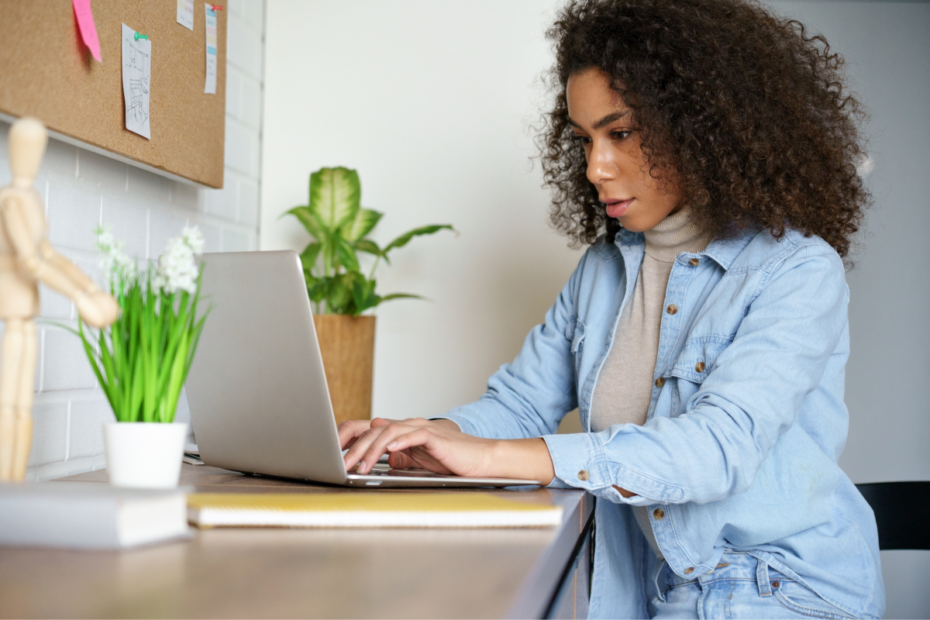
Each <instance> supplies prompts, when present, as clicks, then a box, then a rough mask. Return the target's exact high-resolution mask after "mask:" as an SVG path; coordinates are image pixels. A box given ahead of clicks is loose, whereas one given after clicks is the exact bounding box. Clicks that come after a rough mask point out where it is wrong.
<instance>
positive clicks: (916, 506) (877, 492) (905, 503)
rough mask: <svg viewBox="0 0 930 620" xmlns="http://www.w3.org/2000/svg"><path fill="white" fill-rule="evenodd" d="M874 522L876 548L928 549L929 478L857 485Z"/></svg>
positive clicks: (929, 526) (929, 524)
mask: <svg viewBox="0 0 930 620" xmlns="http://www.w3.org/2000/svg"><path fill="white" fill-rule="evenodd" d="M856 488H858V489H859V492H860V493H862V496H863V497H864V498H865V501H867V502H868V503H869V505H870V506H871V507H872V511H873V512H874V513H875V521H876V522H877V523H878V548H879V549H882V550H888V549H924V550H930V481H914V482H873V483H870V484H857V485H856Z"/></svg>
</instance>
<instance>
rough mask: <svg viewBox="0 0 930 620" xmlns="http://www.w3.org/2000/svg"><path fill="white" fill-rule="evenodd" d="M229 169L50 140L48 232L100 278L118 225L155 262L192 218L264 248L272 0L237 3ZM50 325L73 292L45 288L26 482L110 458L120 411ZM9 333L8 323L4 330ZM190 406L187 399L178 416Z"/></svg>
mask: <svg viewBox="0 0 930 620" xmlns="http://www.w3.org/2000/svg"><path fill="white" fill-rule="evenodd" d="M228 10H229V16H228V20H229V21H228V24H229V31H228V36H229V39H228V44H227V57H228V62H227V68H226V76H227V88H226V172H225V182H224V188H223V189H222V190H213V189H201V188H198V187H195V186H193V185H189V184H185V183H181V182H178V181H172V180H169V179H167V178H165V177H161V176H158V175H156V174H153V173H150V172H146V171H144V170H142V169H140V168H136V167H134V166H130V165H127V164H123V163H120V162H118V161H116V160H114V159H110V158H107V157H104V156H101V155H97V154H95V153H91V152H89V151H86V150H84V149H81V148H78V147H74V146H70V145H68V144H64V143H62V142H59V141H57V140H49V144H48V150H47V152H46V154H45V159H44V160H43V166H42V172H41V173H40V175H39V178H38V180H37V181H36V186H37V189H38V190H39V192H40V193H41V194H42V195H43V196H44V197H45V205H46V216H47V218H48V223H49V239H50V240H51V242H52V244H53V245H54V246H55V247H56V248H57V249H58V250H59V251H60V252H61V253H62V254H64V255H65V256H67V257H68V258H70V259H71V260H73V261H74V262H75V263H77V265H78V266H80V267H81V268H82V269H83V270H84V271H85V272H87V273H88V274H89V275H91V276H92V277H93V278H94V279H96V280H97V281H98V282H99V281H100V278H99V275H100V272H99V269H98V268H97V257H96V253H95V252H94V249H93V246H94V240H95V238H94V229H95V228H96V227H97V225H98V224H101V223H102V224H104V225H107V226H111V227H112V229H113V232H114V234H115V236H116V237H117V239H120V240H122V241H124V242H125V243H126V249H127V251H128V253H129V254H130V255H135V256H137V257H138V258H139V259H140V260H141V259H155V258H157V257H158V255H159V254H160V253H161V252H162V250H163V249H164V246H165V242H166V241H167V240H168V238H170V237H173V236H176V235H178V234H179V233H180V231H181V228H182V227H183V226H184V225H185V224H192V225H193V224H196V225H197V226H199V227H200V229H201V231H203V234H204V238H205V240H206V251H207V252H220V251H227V252H228V251H237V250H254V249H257V248H258V221H259V211H258V209H259V204H258V201H259V185H260V183H261V179H260V177H259V174H260V173H259V157H260V152H261V149H260V146H261V118H262V92H263V88H262V78H263V67H264V59H263V51H264V38H263V36H264V10H265V7H264V0H231V1H230V2H228ZM8 132H9V125H8V124H7V123H4V122H2V121H0V185H6V184H7V183H9V180H10V170H9V164H8V162H7V136H8ZM52 323H61V324H64V325H69V326H72V327H74V326H76V313H75V310H74V307H73V304H72V303H71V302H70V300H68V299H65V298H63V297H61V296H60V295H58V294H56V293H53V292H51V291H49V290H47V289H46V290H42V319H41V321H40V322H39V324H38V329H37V332H38V339H39V362H38V364H39V365H38V368H37V372H36V398H35V406H34V407H33V412H32V413H33V419H34V425H35V427H34V440H33V446H32V455H31V457H30V460H29V470H28V473H27V479H30V480H48V479H51V478H57V477H60V476H66V475H70V474H74V473H80V472H84V471H90V470H93V469H99V468H101V467H104V466H105V465H106V460H105V458H104V454H103V433H102V430H101V425H102V423H103V422H105V421H108V420H110V419H112V417H113V414H112V412H111V411H110V407H109V405H108V404H107V402H106V398H105V397H104V395H103V392H102V391H101V390H100V388H99V387H97V385H96V380H95V378H94V375H93V373H92V372H91V370H90V366H89V365H88V362H87V359H86V358H85V356H84V352H83V350H82V349H81V346H80V341H79V340H78V338H77V337H76V336H74V335H72V334H71V333H69V332H67V331H65V330H63V329H60V328H58V327H55V326H54V325H52ZM0 332H2V327H0ZM187 415H188V413H187V411H186V403H183V402H182V404H181V405H180V406H179V410H178V418H179V419H184V418H186V417H187Z"/></svg>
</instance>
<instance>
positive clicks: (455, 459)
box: [339, 418, 555, 484]
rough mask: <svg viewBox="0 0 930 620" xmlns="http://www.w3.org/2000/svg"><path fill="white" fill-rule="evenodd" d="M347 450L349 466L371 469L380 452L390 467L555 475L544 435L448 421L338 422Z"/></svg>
mask: <svg viewBox="0 0 930 620" xmlns="http://www.w3.org/2000/svg"><path fill="white" fill-rule="evenodd" d="M339 441H340V443H341V445H342V447H343V448H349V451H348V452H347V453H346V455H345V464H346V470H349V469H351V468H352V467H355V466H356V464H357V465H358V468H357V469H356V471H357V472H358V473H360V474H364V473H367V472H368V471H370V470H371V468H372V466H373V465H374V464H375V463H377V462H378V459H379V458H381V455H382V454H385V453H389V454H390V457H389V460H388V463H389V464H390V466H391V467H394V468H398V469H403V468H410V467H417V468H421V469H426V470H429V471H433V472H436V473H440V474H456V475H459V476H469V477H485V478H486V477H495V478H523V479H529V480H538V481H540V482H541V483H542V484H549V482H551V481H552V478H553V477H554V475H555V472H554V470H553V466H552V459H551V458H550V457H549V449H548V447H547V446H546V443H545V442H544V441H543V440H542V439H514V440H494V439H482V438H480V437H474V436H472V435H467V434H465V433H463V432H462V431H461V430H459V428H458V425H457V424H455V423H454V422H452V421H450V420H426V419H423V418H411V419H408V420H385V419H382V418H375V419H374V420H371V421H370V422H369V421H367V420H351V421H348V422H343V423H342V424H340V425H339Z"/></svg>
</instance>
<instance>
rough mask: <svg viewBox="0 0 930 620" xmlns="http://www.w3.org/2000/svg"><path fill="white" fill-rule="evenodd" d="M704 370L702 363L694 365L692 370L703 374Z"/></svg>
mask: <svg viewBox="0 0 930 620" xmlns="http://www.w3.org/2000/svg"><path fill="white" fill-rule="evenodd" d="M705 368H706V366H704V362H698V363H697V364H695V365H694V369H695V370H696V371H697V372H704V369H705Z"/></svg>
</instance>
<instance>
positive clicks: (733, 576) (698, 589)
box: [649, 551, 850, 620]
mask: <svg viewBox="0 0 930 620" xmlns="http://www.w3.org/2000/svg"><path fill="white" fill-rule="evenodd" d="M654 577H655V582H656V589H657V591H658V592H659V594H658V595H657V596H655V597H653V599H652V603H651V604H650V606H649V612H650V615H651V616H652V617H653V618H662V619H664V618H700V619H701V620H704V619H705V618H707V619H709V618H760V619H764V618H782V619H783V618H805V619H807V620H809V619H810V618H831V619H835V620H844V619H846V618H850V616H849V615H847V614H845V613H844V612H843V611H841V610H840V609H838V608H836V607H834V606H833V605H831V604H830V603H828V602H827V601H825V600H824V599H823V598H821V597H820V596H819V595H817V593H815V592H814V591H813V590H811V589H810V588H808V587H807V586H805V585H804V584H802V583H799V582H797V581H795V580H793V579H790V578H788V577H786V576H785V575H783V574H782V573H780V572H778V571H776V570H774V569H773V568H771V567H769V566H768V565H767V564H766V563H765V562H761V561H759V560H757V559H756V558H755V557H753V556H751V555H749V554H748V553H740V552H735V551H728V552H726V553H724V554H723V557H722V558H721V560H720V564H718V565H717V568H715V569H714V570H713V572H711V573H708V574H706V575H702V576H701V577H699V578H697V579H688V578H684V577H679V576H678V575H676V574H674V573H673V572H672V571H671V570H669V568H668V564H666V563H665V561H664V560H663V561H661V562H659V565H658V566H657V567H656V572H655V575H654Z"/></svg>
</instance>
